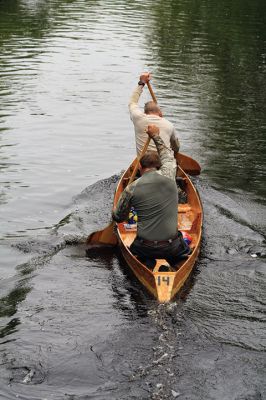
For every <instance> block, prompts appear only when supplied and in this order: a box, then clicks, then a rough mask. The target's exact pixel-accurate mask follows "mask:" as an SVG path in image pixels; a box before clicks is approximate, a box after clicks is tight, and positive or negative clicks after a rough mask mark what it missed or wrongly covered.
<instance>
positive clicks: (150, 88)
mask: <svg viewBox="0 0 266 400" xmlns="http://www.w3.org/2000/svg"><path fill="white" fill-rule="evenodd" d="M147 86H148V89H149V91H150V94H151V97H152V100H153V101H154V103H157V99H156V97H155V94H154V92H153V90H152V87H151V84H150V82H147Z"/></svg>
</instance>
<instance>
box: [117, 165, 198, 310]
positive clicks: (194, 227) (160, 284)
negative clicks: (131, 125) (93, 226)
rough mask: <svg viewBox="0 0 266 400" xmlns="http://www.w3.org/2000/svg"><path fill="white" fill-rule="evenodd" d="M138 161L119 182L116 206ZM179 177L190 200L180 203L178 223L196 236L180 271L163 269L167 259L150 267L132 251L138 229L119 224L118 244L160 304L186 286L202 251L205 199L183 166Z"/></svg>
mask: <svg viewBox="0 0 266 400" xmlns="http://www.w3.org/2000/svg"><path fill="white" fill-rule="evenodd" d="M135 163H136V160H134V161H133V162H132V164H131V165H130V166H129V168H128V169H127V170H126V171H125V172H124V174H123V176H122V177H121V179H120V181H119V183H118V185H117V189H116V192H115V196H114V206H116V204H117V202H118V199H119V197H120V195H121V193H122V191H123V190H124V189H125V187H126V186H127V183H128V181H129V178H130V176H131V174H132V171H133V169H134V166H135ZM177 176H179V177H181V178H183V179H184V182H185V192H186V194H187V203H186V204H179V205H177V206H178V221H177V226H178V229H179V230H181V231H185V232H187V233H189V235H190V236H191V237H192V242H191V244H190V247H191V249H192V253H191V254H190V255H189V256H188V258H187V259H186V260H183V261H180V264H179V265H180V267H179V269H178V270H171V271H169V272H160V271H159V267H160V266H161V265H167V262H166V260H163V259H158V260H157V262H156V266H155V267H154V269H153V270H150V269H148V268H147V267H146V266H145V265H144V264H142V263H141V262H140V261H139V260H138V259H137V258H136V257H135V256H134V255H133V254H132V253H131V252H130V251H129V247H130V245H131V243H132V242H133V240H134V239H135V237H136V232H137V230H136V228H133V229H132V228H130V229H129V228H128V225H127V224H126V223H117V224H116V225H117V235H118V244H119V246H120V249H121V252H122V255H123V257H124V259H125V260H126V262H127V264H128V266H129V267H130V269H131V270H132V271H133V273H134V274H135V276H136V277H137V278H138V280H139V281H140V282H141V283H142V284H143V285H144V286H145V287H146V289H147V290H148V291H149V292H150V293H151V294H152V295H153V296H154V297H155V298H156V299H157V300H158V301H159V302H160V303H164V302H168V301H170V300H171V299H172V298H173V297H174V296H175V295H176V293H177V292H178V291H179V290H180V288H181V287H182V286H183V285H184V283H185V281H186V280H187V278H188V276H189V275H190V273H191V271H192V269H193V266H194V264H195V262H196V260H197V257H198V254H199V251H200V242H201V235H202V220H203V212H202V205H201V201H200V198H199V195H198V193H197V191H196V189H195V187H194V185H193V184H192V182H191V180H190V179H189V177H188V176H187V174H186V173H185V172H184V171H183V170H182V169H181V167H179V168H178V172H177Z"/></svg>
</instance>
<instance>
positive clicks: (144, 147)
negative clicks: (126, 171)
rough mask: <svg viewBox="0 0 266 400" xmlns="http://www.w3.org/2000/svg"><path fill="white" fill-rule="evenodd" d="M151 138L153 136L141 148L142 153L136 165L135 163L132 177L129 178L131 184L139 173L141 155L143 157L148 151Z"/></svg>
mask: <svg viewBox="0 0 266 400" xmlns="http://www.w3.org/2000/svg"><path fill="white" fill-rule="evenodd" d="M150 140H151V138H150V137H148V139H147V140H146V143H145V144H144V146H143V149H142V150H141V153H140V155H139V156H138V158H137V162H136V165H135V167H134V169H133V172H132V175H131V177H130V179H129V182H128V184H129V185H130V183H132V182H133V180H134V179H135V176H136V173H137V171H138V167H139V161H140V159H141V157H143V156H144V154H145V153H146V151H147V148H148V146H149V144H150Z"/></svg>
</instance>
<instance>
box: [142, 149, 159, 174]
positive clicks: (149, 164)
mask: <svg viewBox="0 0 266 400" xmlns="http://www.w3.org/2000/svg"><path fill="white" fill-rule="evenodd" d="M140 167H141V173H142V172H143V171H144V170H146V169H150V168H156V169H159V168H160V167H161V161H160V158H159V156H158V153H157V152H156V151H148V152H147V153H146V154H144V156H143V157H141V159H140Z"/></svg>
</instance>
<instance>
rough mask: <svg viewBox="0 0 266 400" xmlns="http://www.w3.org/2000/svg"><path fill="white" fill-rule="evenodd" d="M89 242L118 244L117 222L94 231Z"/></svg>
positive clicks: (146, 144)
mask: <svg viewBox="0 0 266 400" xmlns="http://www.w3.org/2000/svg"><path fill="white" fill-rule="evenodd" d="M150 140H151V138H150V137H148V139H147V140H146V142H145V144H144V146H143V149H142V151H141V153H140V155H139V156H138V158H137V162H136V164H135V167H134V170H133V172H132V175H131V177H130V179H129V181H128V185H130V183H132V182H133V180H134V179H135V176H136V173H137V171H138V167H139V161H140V159H141V157H143V156H144V154H145V153H146V151H147V148H148V146H149V144H150ZM86 243H87V244H90V245H92V244H95V245H96V244H103V245H116V244H117V236H116V234H115V222H114V221H113V220H112V221H111V222H110V224H109V225H108V226H107V227H106V228H104V229H102V230H101V231H97V232H93V233H91V234H90V235H89V236H88V238H87V241H86Z"/></svg>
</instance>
